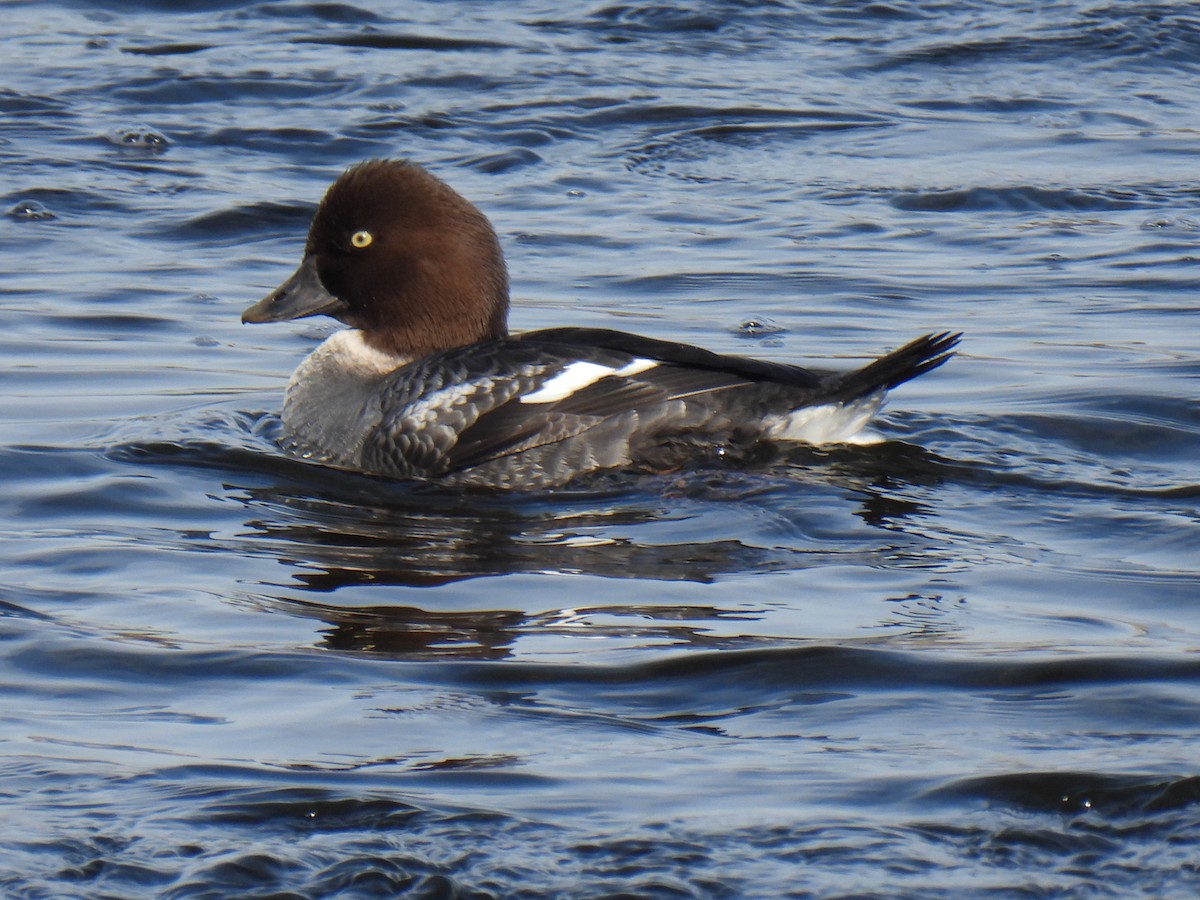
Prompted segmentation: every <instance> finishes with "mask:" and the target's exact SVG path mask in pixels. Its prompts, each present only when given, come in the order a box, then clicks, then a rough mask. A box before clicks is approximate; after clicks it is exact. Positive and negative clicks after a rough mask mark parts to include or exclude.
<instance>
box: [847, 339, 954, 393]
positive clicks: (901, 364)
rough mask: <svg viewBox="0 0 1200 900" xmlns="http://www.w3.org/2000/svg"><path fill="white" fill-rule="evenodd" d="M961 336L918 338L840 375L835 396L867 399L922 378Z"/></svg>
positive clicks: (943, 359)
mask: <svg viewBox="0 0 1200 900" xmlns="http://www.w3.org/2000/svg"><path fill="white" fill-rule="evenodd" d="M961 337H962V334H961V333H959V332H949V331H940V332H938V333H937V334H927V335H925V336H924V337H919V338H917V339H916V340H915V341H911V342H910V343H907V344H905V345H904V346H903V347H901V348H900V349H899V350H893V351H892V352H891V353H889V354H888V355H887V356H881V357H880V358H879V359H877V360H875V362H873V363H871V364H870V365H866V366H863V367H862V368H861V369H858V370H856V371H854V372H847V373H846V374H845V375H842V376H841V377H840V378H839V379H838V380H837V382H836V383H835V387H834V390H833V393H834V396H835V397H836V398H837V399H838V400H842V401H846V400H853V399H855V398H856V397H867V396H869V395H871V394H874V393H876V392H878V391H886V390H890V389H891V388H894V387H895V386H896V385H898V384H904V382H906V381H909V380H910V379H913V378H916V377H917V376H918V375H924V374H925V373H926V372H928V371H929V370H930V369H936V368H937V367H938V366H940V365H941V364H942V363H944V362H945V361H946V360H948V359H949V358H950V357H951V356H953V355H954V348H955V347H956V346H957V345H958V341H959V339H960V338H961Z"/></svg>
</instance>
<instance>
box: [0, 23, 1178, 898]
mask: <svg viewBox="0 0 1200 900" xmlns="http://www.w3.org/2000/svg"><path fill="white" fill-rule="evenodd" d="M4 16H5V25H4V29H3V35H2V36H0V59H3V60H4V61H5V62H4V64H3V72H4V76H5V77H4V80H3V83H2V84H0V161H2V165H3V172H4V178H3V189H2V192H0V209H2V210H3V211H5V212H6V213H7V215H6V216H5V217H4V218H3V219H0V233H2V236H3V239H2V240H0V272H3V276H2V278H0V292H2V293H3V304H2V305H0V317H2V318H0V322H2V325H3V327H2V328H0V343H2V345H3V355H4V358H5V360H6V361H7V365H6V366H5V367H4V368H3V370H2V371H0V378H2V379H3V383H2V392H0V396H3V413H2V422H3V429H4V431H3V439H2V441H0V458H2V461H3V465H2V466H0V478H2V479H3V492H2V493H0V496H2V497H3V502H2V506H0V509H2V512H3V515H2V518H0V521H2V522H3V523H4V524H3V529H4V542H3V545H2V547H3V550H2V551H0V636H2V637H3V643H2V644H0V647H2V650H0V684H2V689H3V692H4V696H5V698H6V700H5V703H4V707H3V715H2V716H0V740H2V741H3V745H2V746H3V756H2V757H0V774H2V776H3V780H2V782H0V784H2V785H3V788H2V790H3V792H4V802H5V807H6V809H7V810H8V814H7V815H6V816H5V817H4V820H3V821H4V824H3V825H2V826H0V860H2V861H3V865H0V892H2V893H4V894H5V895H6V896H12V897H31V898H40V897H58V896H89V897H93V896H94V897H138V896H146V897H170V898H191V897H223V896H242V897H251V896H311V897H317V896H321V897H325V896H375V895H380V896H394V895H397V894H402V893H407V894H411V895H412V896H421V897H439V896H460V897H486V896H495V897H511V896H522V897H568V896H569V897H599V896H618V895H619V896H639V897H642V896H645V897H676V896H698V897H777V896H797V897H804V896H821V897H830V896H850V895H863V894H876V895H878V894H886V895H890V896H906V897H922V898H927V897H939V896H945V897H951V896H953V897H959V896H963V895H964V894H966V895H974V896H994V897H1009V896H1013V897H1015V896H1022V897H1028V896H1064V895H1071V896H1090V897H1104V896H1112V897H1128V896H1133V895H1144V896H1155V897H1191V896H1194V895H1195V893H1196V892H1197V891H1198V890H1200V870H1198V867H1197V863H1196V858H1195V850H1194V848H1195V846H1196V841H1197V840H1198V839H1200V804H1198V801H1200V770H1198V768H1197V754H1196V741H1197V737H1198V732H1200V703H1198V701H1197V697H1198V696H1200V694H1198V693H1197V688H1198V687H1200V657H1197V655H1196V650H1197V649H1198V636H1200V609H1198V603H1197V600H1198V599H1200V562H1198V561H1200V553H1198V552H1197V549H1198V548H1200V512H1198V510H1200V456H1198V454H1197V452H1196V450H1197V446H1200V445H1198V438H1200V405H1198V402H1197V378H1198V376H1200V362H1198V360H1200V328H1197V327H1196V299H1195V296H1196V289H1197V287H1198V284H1197V281H1198V279H1197V267H1196V257H1197V244H1198V241H1200V187H1198V186H1197V181H1196V158H1197V157H1196V151H1195V147H1196V132H1195V110H1196V109H1197V107H1198V104H1200V87H1198V85H1200V81H1198V80H1197V72H1198V70H1200V16H1198V15H1197V13H1196V12H1195V11H1194V9H1193V7H1192V5H1191V4H1189V3H1170V2H1159V3H1122V2H1113V3H1095V2H1085V0H1064V2H1057V3H1051V4H1043V3H1038V4H1033V3H1028V4H1026V3H1017V2H1011V3H1006V4H995V3H990V2H989V3H975V2H970V0H952V2H934V0H920V2H918V0H913V2H905V0H899V2H892V3H874V4H859V3H838V2H825V3H787V2H778V3H764V4H754V5H742V4H736V3H720V2H711V3H694V4H687V5H677V6H676V5H652V4H642V5H638V4H626V5H609V6H605V5H602V4H597V5H579V6H571V7H569V8H564V7H563V5H561V4H551V3H537V2H523V3H521V2H518V3H509V4H488V3H478V2H459V3H453V4H452V3H410V4H403V5H399V4H396V5H391V4H376V5H364V4H346V3H315V4H304V3H291V2H276V3H260V4H251V5H245V4H239V3H214V4H206V3H199V2H192V3H184V4H177V3H170V4H168V3H159V2H154V0H142V2H137V0H130V2H124V3H120V4H105V5H103V6H100V5H95V6H93V5H91V4H87V3H82V2H75V3H70V2H64V3H51V2H30V3H22V4H8V5H6V6H5V7H4ZM387 155H394V156H408V157H411V158H413V159H415V160H418V161H420V162H421V163H423V164H425V165H427V166H429V167H430V168H432V169H433V170H434V171H435V172H436V173H437V174H439V175H441V176H443V177H444V178H446V179H447V180H449V181H450V182H451V183H452V184H454V185H455V186H456V187H457V188H458V189H459V190H460V191H462V192H463V193H464V194H465V195H467V196H468V197H470V198H472V199H473V200H475V201H476V202H477V203H478V204H479V205H480V206H481V207H482V208H483V209H484V210H485V211H486V212H487V213H488V214H489V216H491V218H492V219H493V221H494V222H495V224H496V226H497V229H498V231H499V232H500V234H501V237H502V240H503V242H504V245H505V248H506V251H507V253H508V256H509V262H510V268H511V272H512V277H513V282H514V286H515V300H516V310H515V312H514V325H515V326H516V327H517V328H531V327H542V326H551V325H590V326H600V327H618V328H626V329H629V330H633V331H638V332H642V333H645V334H649V335H652V336H654V337H661V338H670V339H677V340H689V341H693V342H697V343H701V344H704V345H706V346H709V347H712V348H714V349H717V350H722V351H727V352H739V353H748V354H753V355H757V356H762V357H766V358H771V359H780V360H810V361H814V362H818V363H823V364H831V365H837V366H845V367H850V366H852V365H856V364H860V363H861V362H862V361H863V360H865V359H867V358H869V357H871V356H873V355H875V354H877V353H879V352H881V351H883V350H885V349H888V348H892V347H896V346H898V345H899V344H901V343H903V342H905V341H907V340H908V339H910V338H912V337H915V336H916V335H918V334H921V333H924V332H927V331H931V330H935V329H942V328H949V329H961V330H964V331H965V332H966V338H965V340H964V343H963V347H962V351H961V353H960V355H959V356H958V357H956V358H955V359H954V360H953V361H952V362H951V363H950V364H948V365H947V366H946V367H945V368H943V369H941V370H939V371H938V372H936V373H933V374H931V375H929V376H928V377H925V378H922V379H920V380H918V381H916V382H913V383H911V384H909V385H905V386H904V387H903V388H901V389H900V390H898V391H897V392H896V393H895V395H894V397H893V399H892V402H891V405H890V406H889V408H888V410H887V411H886V412H885V414H884V417H883V419H882V421H881V423H880V427H881V430H882V431H883V432H884V433H885V434H886V435H887V436H888V437H889V438H890V440H889V442H888V443H885V444H883V445H880V446H877V447H873V448H871V447H868V448H854V449H847V450H831V451H822V452H818V451H811V450H807V451H806V450H803V449H797V450H795V451H794V452H792V453H789V454H786V455H785V456H784V457H782V458H774V459H766V460H763V461H762V463H761V464H760V465H757V466H755V467H753V468H752V469H750V470H748V471H742V472H737V471H722V470H719V469H711V468H710V469H697V470H696V471H693V472H686V473H680V474H678V475H675V476H671V477H661V478H650V477H641V478H637V477H615V478H602V479H599V480H597V481H595V482H593V483H589V484H586V485H583V486H580V487H579V488H577V489H573V490H565V491H559V492H552V493H545V494H538V495H531V496H519V495H517V496H498V495H488V494H477V493H476V494H465V495H464V494H458V493H454V492H450V491H442V490H438V489H436V488H429V487H414V486H411V485H398V484H389V483H386V482H381V481H378V480H375V479H370V478H365V477H356V476H353V475H347V474H339V473H335V472H330V471H325V470H322V469H321V468H319V467H315V466H311V465H308V464H304V463H300V462H297V461H293V460H288V459H286V458H284V457H283V456H282V455H281V453H280V452H279V450H278V449H277V447H276V444H275V440H276V438H277V436H278V431H279V425H278V418H277V414H278V410H279V407H280V401H281V393H282V387H283V384H284V382H285V380H286V377H287V375H288V374H289V373H290V371H291V370H292V368H293V367H294V366H295V365H296V363H297V361H298V360H299V359H300V358H301V356H302V355H303V354H304V353H305V352H307V351H308V350H309V349H310V348H311V347H312V346H314V344H315V342H316V341H317V340H319V339H320V338H321V337H322V336H323V335H324V334H326V333H328V328H327V327H326V326H324V325H314V324H311V323H298V324H295V325H289V326H278V327H256V328H249V327H243V326H241V325H240V324H239V323H238V316H239V314H240V311H241V310H242V309H243V308H244V307H245V306H246V305H248V304H249V303H250V302H252V301H254V300H256V299H257V298H258V297H259V296H261V295H262V294H263V293H265V292H266V291H267V290H268V289H269V288H271V287H273V286H274V285H275V284H277V283H278V282H279V281H280V280H281V279H282V278H283V277H285V276H286V275H287V274H288V273H289V272H290V271H291V270H292V268H293V267H294V265H295V263H296V261H297V260H298V258H299V253H300V250H301V247H302V242H303V234H304V230H305V228H306V226H307V222H308V218H309V217H310V216H311V214H312V211H313V209H314V207H315V203H316V201H317V199H318V198H319V197H320V195H321V193H322V191H323V190H324V188H325V186H326V185H327V184H328V183H329V182H330V181H331V180H332V179H333V178H334V177H335V176H336V175H337V173H338V172H339V171H341V169H342V168H343V167H345V166H347V165H349V164H352V163H354V162H357V161H359V160H361V159H364V158H369V157H372V156H387ZM745 323H756V324H753V325H749V326H746V327H743V326H744V325H745Z"/></svg>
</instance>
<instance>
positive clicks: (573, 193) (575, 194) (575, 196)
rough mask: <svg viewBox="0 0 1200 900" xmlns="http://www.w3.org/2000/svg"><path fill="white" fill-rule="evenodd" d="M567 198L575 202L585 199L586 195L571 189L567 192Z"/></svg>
mask: <svg viewBox="0 0 1200 900" xmlns="http://www.w3.org/2000/svg"><path fill="white" fill-rule="evenodd" d="M567 196H568V197H570V198H571V199H572V200H575V199H578V198H579V197H586V196H587V194H586V193H584V192H583V191H580V190H577V189H575V188H572V189H571V190H569V191H567Z"/></svg>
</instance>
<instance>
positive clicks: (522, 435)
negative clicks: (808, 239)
mask: <svg viewBox="0 0 1200 900" xmlns="http://www.w3.org/2000/svg"><path fill="white" fill-rule="evenodd" d="M561 331H563V330H562V329H556V330H555V331H554V332H551V333H552V334H553V333H557V332H561ZM612 334H617V332H612ZM630 337H632V336H630ZM529 338H530V336H526V337H524V338H519V339H510V340H503V341H491V342H488V343H486V344H476V345H473V346H470V347H461V348H457V349H454V350H449V351H445V352H443V353H439V354H436V355H434V356H431V357H427V358H425V359H422V360H418V361H417V362H414V363H412V364H410V365H408V366H405V367H404V368H403V369H400V370H399V371H398V372H397V373H396V374H395V375H393V376H392V377H391V379H390V382H389V383H387V384H385V387H384V389H383V391H382V395H381V397H382V415H381V421H380V424H379V425H378V426H377V427H376V428H375V429H374V430H373V431H372V432H371V434H370V435H368V437H367V439H366V442H365V444H364V448H363V465H364V467H365V468H367V469H370V470H372V471H378V472H388V473H392V474H399V475H421V476H436V475H444V474H446V473H448V472H453V471H457V470H459V469H465V468H470V467H471V466H476V465H480V464H481V463H484V462H487V461H489V460H492V459H496V458H498V457H501V456H507V455H510V454H514V453H520V452H522V451H525V450H529V449H531V448H533V447H539V446H542V445H545V444H552V443H556V442H558V441H563V440H566V439H567V438H571V437H575V436H576V435H579V434H582V433H584V432H585V431H587V430H589V429H590V428H593V427H595V426H596V425H598V424H599V423H601V422H603V421H605V420H606V419H608V418H609V417H611V416H614V415H618V414H622V413H627V412H628V411H629V410H630V409H632V408H638V407H646V406H649V405H654V404H659V403H663V402H666V401H669V400H673V399H679V398H683V397H690V396H696V395H698V394H703V393H710V392H714V391H724V390H729V389H731V388H735V387H739V386H744V385H746V384H748V383H750V382H749V381H748V380H747V379H746V378H744V377H741V376H739V375H737V374H734V373H730V372H726V371H721V370H719V369H716V368H711V369H709V368H684V367H681V366H678V365H670V364H665V363H659V362H658V361H657V360H655V359H654V358H653V357H652V356H643V355H642V354H638V353H632V352H629V351H621V350H616V349H609V348H608V347H604V346H595V345H590V346H589V345H587V344H584V345H582V346H580V345H578V344H575V345H568V344H564V343H562V342H560V341H554V340H550V341H547V340H542V339H534V340H531V339H529ZM652 343H654V344H663V345H665V346H672V345H669V344H666V343H665V342H652ZM639 349H640V347H639ZM715 355H716V354H713V356H715ZM639 359H641V360H643V362H642V363H640V364H635V363H636V361H637V360H639ZM579 362H585V363H588V364H592V365H596V366H602V367H604V368H606V369H608V370H610V374H602V375H601V376H600V377H597V378H595V380H593V381H591V382H590V383H587V384H584V385H582V386H581V387H579V388H578V389H577V390H571V391H569V392H565V394H564V395H563V396H561V397H555V398H554V399H550V400H547V401H545V402H531V398H536V396H537V393H538V391H540V390H542V388H544V387H545V386H546V385H547V384H548V383H550V382H552V381H553V380H554V379H555V378H557V377H559V376H561V375H562V374H563V373H564V372H565V371H566V370H567V368H568V367H569V366H571V365H573V364H576V363H579ZM631 364H635V365H634V367H633V368H635V369H640V371H631V373H630V374H618V373H620V371H621V370H622V369H626V368H629V367H630V366H631ZM523 398H525V399H524V400H523Z"/></svg>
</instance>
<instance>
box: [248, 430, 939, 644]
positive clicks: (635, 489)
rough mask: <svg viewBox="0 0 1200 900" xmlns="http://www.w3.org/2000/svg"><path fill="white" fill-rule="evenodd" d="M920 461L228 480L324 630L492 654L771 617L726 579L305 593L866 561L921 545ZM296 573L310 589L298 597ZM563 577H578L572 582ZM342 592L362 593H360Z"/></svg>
mask: <svg viewBox="0 0 1200 900" xmlns="http://www.w3.org/2000/svg"><path fill="white" fill-rule="evenodd" d="M901 446H903V445H901ZM897 453H898V454H899V455H897ZM925 459H926V458H925V457H924V456H922V455H920V454H918V455H916V456H913V455H912V454H911V453H909V452H908V451H907V450H899V451H893V452H890V453H886V454H885V455H884V456H880V455H879V454H878V453H867V454H864V453H862V452H861V451H859V450H854V451H846V452H845V453H841V454H839V453H832V454H831V453H828V452H821V453H818V452H816V451H813V452H810V453H806V454H792V455H791V456H790V457H789V458H788V459H787V460H785V461H783V462H782V463H778V464H776V465H774V466H772V467H770V468H769V469H765V470H763V471H760V472H756V473H747V472H733V471H714V470H710V471H704V472H694V473H677V474H675V475H672V476H669V477H667V476H662V477H657V478H651V477H649V476H646V477H640V478H633V479H631V478H628V477H627V478H625V479H624V480H623V481H621V480H611V477H609V478H608V479H597V480H595V481H592V482H589V483H588V484H587V485H586V487H581V488H579V489H578V490H570V491H568V490H563V491H556V492H552V493H542V494H536V495H524V494H498V493H466V492H463V491H461V490H456V491H448V490H439V489H438V488H436V487H435V486H433V485H428V484H417V485H413V484H401V483H394V482H386V481H381V480H377V479H373V478H369V477H366V476H360V475H354V474H347V473H340V472H331V471H330V470H319V469H318V468H317V467H311V466H303V467H302V468H300V469H298V470H292V471H291V472H290V473H289V474H288V477H286V478H280V479H278V480H275V481H273V482H272V483H266V484H263V483H260V484H258V485H256V486H253V487H245V486H241V487H234V486H230V485H227V486H226V488H227V491H228V492H229V494H228V496H229V497H230V498H231V499H234V500H236V501H238V502H241V503H242V504H244V505H245V507H246V508H247V509H248V510H251V511H252V512H253V515H252V516H251V517H250V518H249V519H248V520H247V521H246V529H247V530H246V532H245V533H243V534H242V535H241V536H240V539H241V540H242V541H246V542H248V543H249V544H251V545H253V549H254V552H255V553H256V554H257V555H262V551H263V548H264V545H266V546H269V547H270V548H271V549H270V552H271V553H273V554H275V555H277V557H278V558H279V560H280V562H282V563H284V564H285V565H287V566H288V567H289V568H290V569H291V577H290V579H289V582H288V583H287V584H281V585H276V586H275V587H276V588H277V589H278V590H276V591H273V593H274V596H273V597H271V598H270V599H268V600H266V602H268V603H270V604H271V605H273V606H275V607H277V608H283V609H286V610H287V611H288V612H290V613H291V614H295V615H302V616H307V617H312V618H317V619H320V620H322V621H324V622H325V623H327V625H328V626H329V627H328V628H326V629H323V630H322V644H323V646H325V647H327V648H329V649H334V650H338V651H343V652H361V653H371V654H381V655H386V656H392V657H411V656H442V657H446V656H451V657H454V658H458V659H496V658H501V657H504V656H507V655H509V654H510V653H512V647H513V644H514V642H515V641H516V640H517V639H518V638H519V637H522V636H527V635H530V634H538V635H543V636H544V635H548V634H552V633H556V632H565V631H567V630H574V631H575V633H577V634H578V633H580V629H584V628H586V630H587V633H588V634H589V635H596V636H600V635H602V634H611V635H615V636H620V637H625V638H631V639H636V640H638V642H639V643H642V644H644V643H645V642H647V641H656V642H657V641H665V642H669V643H686V644H691V645H695V644H704V645H706V646H715V645H716V644H718V643H720V640H726V641H727V640H728V637H727V636H726V637H725V638H723V639H720V640H719V639H717V638H714V637H713V634H714V633H723V634H726V635H728V633H729V632H728V630H727V629H713V628H712V627H711V625H712V623H714V622H715V621H717V620H722V619H726V620H727V619H730V618H760V617H761V616H760V615H758V614H756V613H754V612H753V611H748V610H747V608H746V604H745V602H744V600H745V598H744V595H743V594H742V593H741V592H730V593H727V594H722V596H727V597H729V598H730V602H731V603H737V604H738V606H737V608H736V609H732V608H719V607H716V606H688V605H681V604H678V603H675V602H664V603H662V604H653V603H646V602H645V600H646V598H647V597H652V596H653V595H654V591H651V590H647V589H645V588H644V587H639V588H636V589H634V590H635V591H636V594H635V596H634V597H631V602H629V603H622V604H620V605H619V606H616V605H612V604H611V602H610V603H608V604H607V605H606V604H605V603H604V601H601V602H600V603H598V604H597V603H593V604H590V605H589V604H582V608H576V606H577V604H579V601H578V599H571V598H564V597H562V596H560V595H553V593H552V592H553V590H557V588H555V589H551V596H553V600H552V602H557V601H561V602H562V606H563V607H570V608H559V609H554V610H552V611H551V612H547V613H529V612H522V611H518V610H516V609H494V608H493V609H486V610H482V611H481V610H476V609H463V608H462V605H461V603H459V604H455V606H456V607H457V608H454V609H427V608H423V607H424V606H425V604H420V605H414V604H413V600H414V595H413V594H412V593H410V592H401V593H393V594H392V595H391V596H394V597H395V598H396V600H397V601H398V602H397V603H395V604H386V605H385V604H377V605H347V603H348V597H347V596H346V595H343V596H340V597H339V600H340V601H341V603H338V602H332V601H331V602H319V601H317V600H316V599H315V598H313V597H312V594H325V595H332V594H335V593H337V592H344V591H346V590H347V589H354V588H359V587H367V586H370V587H379V586H392V587H399V588H436V587H441V586H446V585H450V584H453V583H456V582H462V581H466V580H469V579H479V578H489V577H497V576H510V575H534V574H564V575H588V576H599V577H603V578H605V579H631V580H636V581H641V582H697V583H707V582H712V581H715V580H717V579H718V578H721V577H725V576H730V575H744V574H748V573H757V572H774V571H785V570H794V569H800V568H807V567H811V566H817V565H827V564H836V565H846V564H847V563H849V564H854V563H862V564H866V565H874V564H877V563H878V562H879V559H880V558H882V557H884V556H886V557H888V558H890V559H894V558H895V556H896V554H898V553H904V552H907V551H908V550H909V549H912V550H914V551H915V552H926V551H927V549H928V546H929V542H928V541H926V540H921V541H919V542H918V543H919V546H918V545H911V544H912V541H911V535H908V534H907V531H906V525H905V520H906V519H909V518H912V517H919V515H920V514H922V513H924V512H927V511H928V510H927V508H926V507H925V506H923V505H922V504H921V503H919V502H917V501H915V500H911V499H907V498H906V497H905V496H904V494H905V491H904V490H903V488H904V487H906V486H907V487H911V485H912V482H913V481H914V480H921V479H920V478H915V477H914V473H919V471H920V469H921V468H922V464H923V461H925ZM897 470H900V471H903V475H902V476H901V477H900V478H897V477H896V476H895V475H894V474H893V473H894V472H896V471H897ZM260 471H261V470H260ZM277 474H278V473H277ZM926 474H928V473H926ZM301 476H302V477H301ZM898 488H900V489H899V490H898ZM847 501H849V506H848V504H847ZM831 522H832V523H833V524H832V525H831ZM896 535H900V536H901V538H905V539H909V540H908V544H906V542H905V540H902V539H898V538H897V537H895V536H896ZM881 538H882V540H881ZM909 545H911V547H910V546H909ZM247 549H249V548H247ZM297 588H299V589H300V590H301V591H304V592H306V593H308V594H309V596H308V597H303V596H297V594H296V590H297ZM562 588H563V589H567V590H569V589H570V588H569V586H568V583H566V582H564V583H563V586H562ZM517 589H519V588H517ZM512 590H514V588H513V587H511V586H510V587H506V588H504V589H500V590H498V591H497V592H496V596H497V597H498V598H500V600H499V605H512V606H521V605H522V604H521V603H520V602H517V601H515V600H511V599H510V602H509V603H508V604H506V603H505V602H504V600H503V598H504V597H505V596H509V597H510V598H511V597H512V594H511V593H510V592H511V591H512ZM259 596H260V597H261V594H260V595H259ZM349 597H350V598H353V601H356V602H361V600H362V599H365V597H364V595H363V594H362V593H361V591H356V592H354V593H352V594H350V595H349ZM431 599H432V597H431ZM522 599H527V598H524V597H523V598H522ZM429 605H433V604H429ZM547 605H550V604H547ZM526 608H528V607H526ZM760 637H761V636H760Z"/></svg>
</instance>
